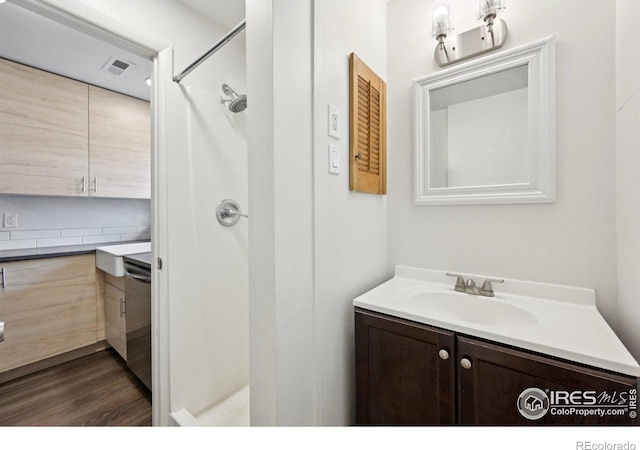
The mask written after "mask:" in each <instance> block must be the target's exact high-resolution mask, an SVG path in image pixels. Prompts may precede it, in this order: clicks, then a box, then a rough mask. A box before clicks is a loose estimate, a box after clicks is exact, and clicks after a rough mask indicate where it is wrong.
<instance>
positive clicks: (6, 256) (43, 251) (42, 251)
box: [0, 240, 149, 263]
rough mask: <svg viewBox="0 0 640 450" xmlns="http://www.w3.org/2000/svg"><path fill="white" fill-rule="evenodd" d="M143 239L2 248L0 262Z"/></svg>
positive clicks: (76, 252) (92, 249)
mask: <svg viewBox="0 0 640 450" xmlns="http://www.w3.org/2000/svg"><path fill="white" fill-rule="evenodd" d="M138 242H149V241H148V240H144V241H126V242H103V243H100V244H84V245H66V246H60V247H42V248H25V249H18V250H2V251H0V263H3V262H11V261H22V260H26V259H40V258H56V257H59V256H73V255H84V254H89V253H95V251H96V248H97V247H105V246H109V245H122V244H134V243H138Z"/></svg>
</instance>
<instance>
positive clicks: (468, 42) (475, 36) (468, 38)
mask: <svg viewBox="0 0 640 450" xmlns="http://www.w3.org/2000/svg"><path fill="white" fill-rule="evenodd" d="M506 40H507V24H506V23H505V22H504V20H502V19H495V20H494V21H493V36H492V35H491V33H490V32H489V29H488V27H487V25H486V24H482V25H480V26H479V27H476V28H472V29H471V30H468V31H465V32H464V33H460V34H458V35H456V36H451V37H449V39H448V40H446V41H444V42H442V43H438V44H437V45H436V50H435V55H434V57H435V59H436V62H437V63H438V65H439V66H440V67H444V66H448V65H450V64H453V63H457V62H460V61H463V60H465V59H469V58H472V57H474V56H478V55H482V54H483V53H487V52H490V51H493V50H497V49H499V48H500V47H502V46H503V45H504V42H505V41H506Z"/></svg>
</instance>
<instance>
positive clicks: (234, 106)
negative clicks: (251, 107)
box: [220, 84, 247, 113]
mask: <svg viewBox="0 0 640 450" xmlns="http://www.w3.org/2000/svg"><path fill="white" fill-rule="evenodd" d="M222 93H223V94H224V95H226V96H227V97H231V98H223V97H222V96H220V103H222V104H225V103H226V104H227V108H229V111H231V112H232V113H239V112H242V111H244V110H245V109H247V96H246V94H243V95H238V94H236V92H235V91H234V90H233V89H231V88H230V87H229V86H228V85H226V84H223V85H222Z"/></svg>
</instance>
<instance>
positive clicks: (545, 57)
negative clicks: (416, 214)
mask: <svg viewBox="0 0 640 450" xmlns="http://www.w3.org/2000/svg"><path fill="white" fill-rule="evenodd" d="M523 65H527V66H528V78H529V86H528V101H529V105H528V108H529V124H528V125H529V130H528V133H529V142H530V146H529V152H530V161H532V164H531V167H530V170H529V175H528V181H527V182H525V183H515V184H496V185H485V186H461V187H431V183H430V181H431V180H430V179H429V171H428V170H426V168H427V164H426V163H427V161H430V160H431V159H430V156H431V151H432V149H431V148H430V144H429V141H430V139H429V123H430V92H431V91H432V90H435V89H439V88H442V87H445V86H449V85H452V84H457V83H461V82H464V81H467V80H471V79H474V78H478V77H482V76H486V75H490V74H492V73H496V72H501V71H504V70H507V69H511V68H514V67H518V66H523ZM555 73H556V71H555V40H554V38H553V37H549V38H546V39H542V40H540V41H536V42H532V43H530V44H527V45H523V46H520V47H517V48H513V49H510V50H506V51H503V52H500V53H495V54H493V55H490V56H486V57H483V58H480V59H477V60H474V61H470V62H467V63H463V64H460V65H458V66H456V67H452V68H448V69H445V70H442V71H438V72H436V73H433V74H431V75H428V76H425V77H422V78H418V79H415V80H413V85H414V88H413V89H414V135H415V141H414V152H415V157H414V163H415V168H414V174H415V176H414V187H415V189H414V192H415V197H414V205H416V206H423V205H472V204H504V203H554V202H555V200H556V89H555Z"/></svg>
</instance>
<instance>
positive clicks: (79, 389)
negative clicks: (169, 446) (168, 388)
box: [0, 349, 151, 426]
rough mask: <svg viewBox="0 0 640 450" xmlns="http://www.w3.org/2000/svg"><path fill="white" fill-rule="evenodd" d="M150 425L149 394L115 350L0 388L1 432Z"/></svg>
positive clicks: (86, 357) (104, 351)
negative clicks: (20, 428)
mask: <svg viewBox="0 0 640 450" xmlns="http://www.w3.org/2000/svg"><path fill="white" fill-rule="evenodd" d="M32 425H40V426H82V425H87V426H137V425H151V393H150V392H149V391H148V390H147V389H146V388H145V386H144V385H143V384H142V383H141V382H140V381H139V380H138V379H137V378H136V377H135V376H134V375H133V374H132V373H131V372H130V371H129V369H128V368H127V367H126V365H125V363H124V362H123V361H122V360H121V359H120V358H119V356H117V354H116V353H115V352H113V350H111V349H108V350H103V351H101V352H98V353H94V354H92V355H89V356H85V357H83V358H80V359H76V360H74V361H70V362H67V363H64V364H60V365H58V366H55V367H52V368H49V369H45V370H42V371H40V372H36V373H34V374H31V375H27V376H24V377H22V378H18V379H16V380H13V381H9V382H6V383H4V384H0V426H32Z"/></svg>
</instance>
